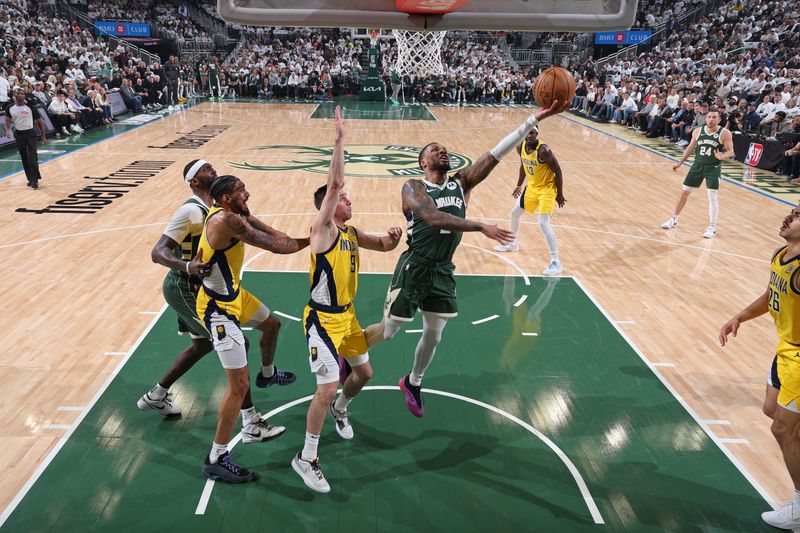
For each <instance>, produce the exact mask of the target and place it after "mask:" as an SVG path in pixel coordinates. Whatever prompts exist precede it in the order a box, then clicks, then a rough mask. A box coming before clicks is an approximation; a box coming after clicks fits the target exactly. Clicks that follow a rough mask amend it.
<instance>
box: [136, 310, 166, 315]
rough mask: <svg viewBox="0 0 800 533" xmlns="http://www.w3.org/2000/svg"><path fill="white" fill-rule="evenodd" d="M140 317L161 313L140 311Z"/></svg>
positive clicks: (159, 312)
mask: <svg viewBox="0 0 800 533" xmlns="http://www.w3.org/2000/svg"><path fill="white" fill-rule="evenodd" d="M139 314H140V315H160V314H161V311H139Z"/></svg>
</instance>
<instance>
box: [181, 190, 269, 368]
mask: <svg viewBox="0 0 800 533" xmlns="http://www.w3.org/2000/svg"><path fill="white" fill-rule="evenodd" d="M222 211H224V209H223V208H221V207H219V206H215V207H213V208H212V209H211V210H210V211H209V213H208V217H207V218H206V222H205V226H204V227H203V234H202V236H201V237H200V244H199V247H198V250H200V251H202V252H203V261H208V265H209V267H210V273H209V274H208V276H206V277H205V278H203V283H202V285H201V287H200V291H199V293H198V294H197V316H199V317H200V319H201V320H202V321H203V323H204V324H205V326H206V328H207V329H208V331H209V332H210V333H211V339H212V341H213V342H214V349H215V350H216V351H217V354H218V355H219V358H220V361H221V362H222V366H223V367H224V368H229V369H235V368H243V367H245V366H247V353H246V350H245V343H244V334H243V333H242V327H241V325H242V324H245V325H247V324H251V325H254V326H255V325H258V324H260V323H261V322H263V321H264V320H266V319H267V318H268V317H269V309H267V308H266V306H265V305H264V304H262V303H261V302H260V301H259V300H258V298H256V297H255V296H253V295H252V294H250V293H249V292H247V291H246V290H244V289H242V288H241V286H240V285H241V272H242V265H243V263H244V243H243V242H242V241H240V240H238V239H236V240H235V241H234V242H233V243H232V244H230V245H228V247H227V248H224V249H221V250H216V249H214V248H212V247H211V245H210V244H209V243H208V237H207V232H208V221H209V220H211V219H212V218H213V217H214V216H215V215H218V214H219V213H220V212H222Z"/></svg>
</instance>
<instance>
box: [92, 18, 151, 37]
mask: <svg viewBox="0 0 800 533" xmlns="http://www.w3.org/2000/svg"><path fill="white" fill-rule="evenodd" d="M94 28H95V32H96V33H97V34H98V35H100V34H106V35H116V36H117V37H150V24H148V23H147V22H115V21H102V20H98V21H95V23H94Z"/></svg>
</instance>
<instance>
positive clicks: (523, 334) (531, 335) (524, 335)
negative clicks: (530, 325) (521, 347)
mask: <svg viewBox="0 0 800 533" xmlns="http://www.w3.org/2000/svg"><path fill="white" fill-rule="evenodd" d="M522 336H523V337H538V336H539V334H538V333H533V332H532V331H523V332H522Z"/></svg>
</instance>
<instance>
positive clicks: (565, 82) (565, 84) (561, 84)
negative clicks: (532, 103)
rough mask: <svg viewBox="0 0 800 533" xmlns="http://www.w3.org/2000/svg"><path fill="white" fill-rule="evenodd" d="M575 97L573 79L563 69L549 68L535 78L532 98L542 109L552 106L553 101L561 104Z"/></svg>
mask: <svg viewBox="0 0 800 533" xmlns="http://www.w3.org/2000/svg"><path fill="white" fill-rule="evenodd" d="M573 96H575V78H573V77H572V74H570V73H569V71H568V70H567V69H565V68H561V67H550V68H548V69H546V70H545V71H543V72H542V73H541V74H539V76H538V77H537V78H536V81H535V82H534V85H533V97H534V98H536V103H538V104H539V105H540V106H542V107H543V108H545V109H546V108H548V107H550V106H551V105H553V101H554V100H558V101H559V102H561V103H562V104H563V103H564V102H571V101H572V97H573Z"/></svg>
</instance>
